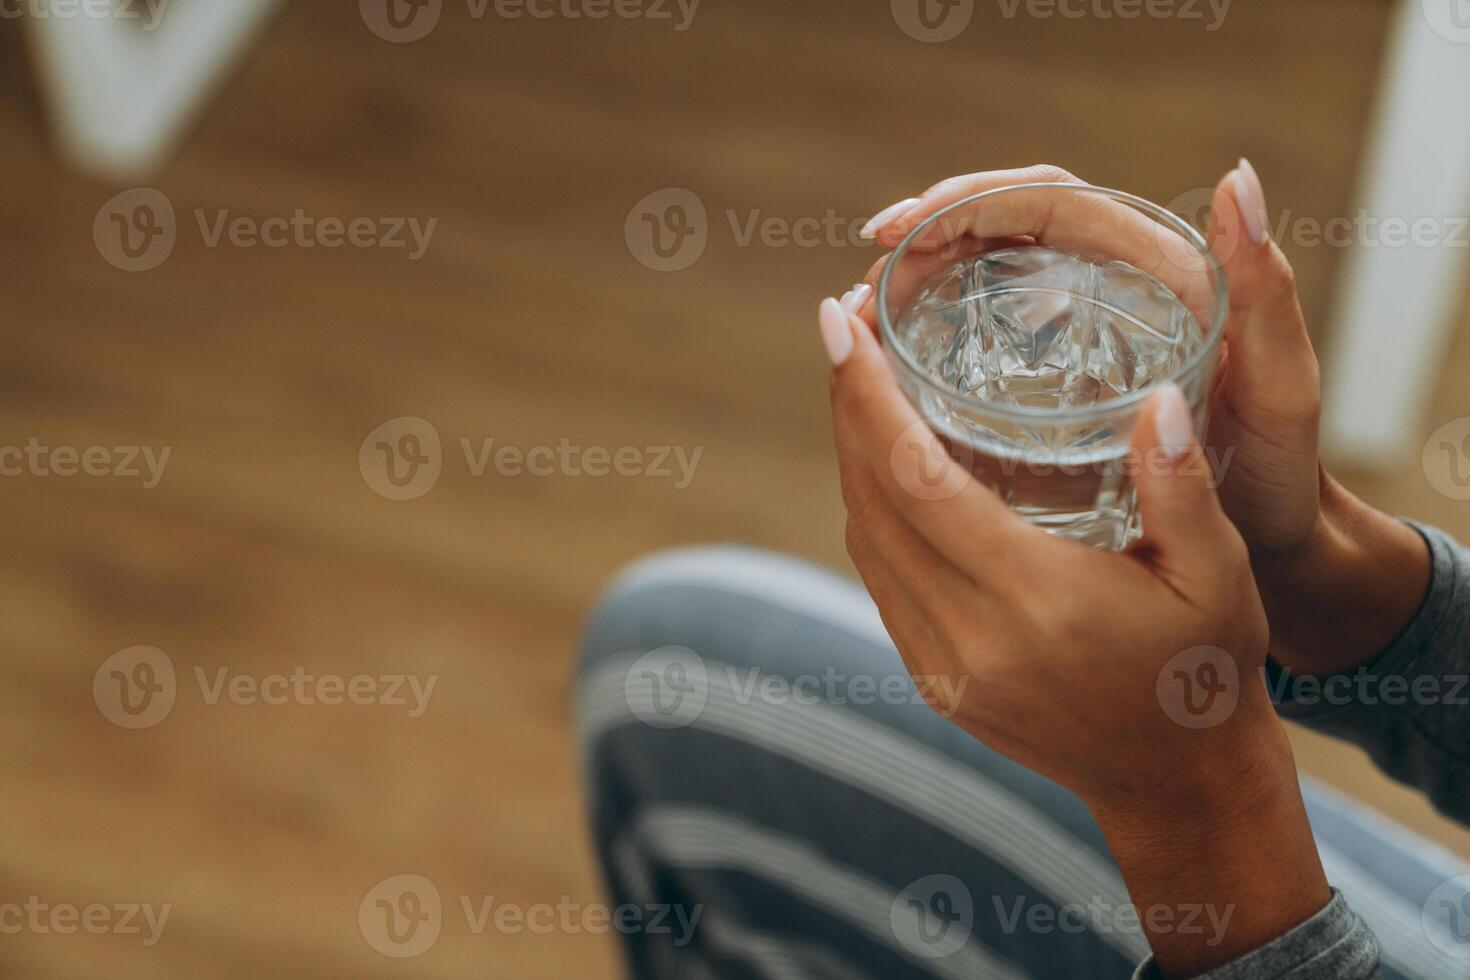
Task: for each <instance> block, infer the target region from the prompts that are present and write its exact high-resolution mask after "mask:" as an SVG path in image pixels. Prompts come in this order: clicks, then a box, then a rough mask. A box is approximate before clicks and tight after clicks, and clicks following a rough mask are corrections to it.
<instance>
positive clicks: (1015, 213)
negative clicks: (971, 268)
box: [877, 166, 1216, 323]
mask: <svg viewBox="0 0 1470 980" xmlns="http://www.w3.org/2000/svg"><path fill="white" fill-rule="evenodd" d="M1021 184H1041V185H1047V184H1051V185H1073V186H1077V187H1086V186H1087V185H1086V184H1084V183H1083V182H1082V181H1080V180H1078V179H1077V178H1076V177H1073V176H1072V175H1071V174H1069V173H1067V172H1066V171H1064V170H1061V169H1060V168H1057V167H1050V166H1040V167H1032V168H1028V169H1025V170H1011V171H997V172H990V173H980V174H970V175H968V176H964V177H952V178H950V179H949V180H946V181H942V182H940V183H939V184H936V185H935V186H934V187H933V188H931V189H930V190H929V191H927V192H925V194H924V196H923V197H922V198H920V199H919V203H918V204H916V205H915V206H914V207H913V208H911V209H910V210H909V211H907V212H906V213H904V214H903V215H901V216H899V217H897V218H895V219H893V220H891V221H890V222H889V223H888V224H887V225H886V226H885V227H884V228H883V229H882V231H881V232H879V233H878V236H877V239H878V241H879V243H880V244H884V245H890V246H896V245H897V244H898V243H899V242H901V241H902V240H903V238H904V235H906V234H908V233H909V232H910V231H911V230H914V229H918V230H917V231H916V232H915V235H914V238H913V239H912V240H911V241H910V242H909V244H908V247H907V249H906V251H905V253H904V265H908V264H910V263H912V264H914V265H915V266H916V270H915V272H914V274H913V275H907V274H905V275H902V276H900V273H902V272H904V270H902V269H894V271H893V273H891V274H890V285H889V292H890V297H892V296H893V295H894V294H897V293H899V292H900V291H899V290H898V289H897V288H896V286H895V284H894V281H893V280H895V279H900V278H902V279H905V280H915V279H917V280H918V281H920V282H922V281H923V279H924V278H925V277H924V275H923V273H924V272H925V271H926V270H927V271H930V272H932V271H933V268H932V265H933V263H925V262H924V258H923V257H924V254H925V253H927V252H934V251H938V252H940V253H942V254H944V255H947V256H949V257H950V259H951V260H955V259H959V258H970V257H973V256H975V255H978V254H980V253H982V252H985V251H989V249H987V248H985V247H980V246H977V245H976V244H975V240H977V239H984V240H994V239H1002V238H1017V237H1020V238H1025V239H1028V240H1030V241H1032V242H1034V243H1036V244H1040V245H1046V246H1050V247H1053V248H1056V249H1060V250H1062V251H1066V252H1072V253H1081V254H1091V255H1098V256H1102V257H1105V258H1107V259H1115V260H1121V261H1124V262H1127V263H1129V264H1131V265H1133V266H1135V267H1137V268H1139V269H1142V270H1143V271H1144V272H1147V273H1148V274H1150V275H1152V276H1153V277H1154V278H1156V279H1158V280H1159V281H1160V282H1162V283H1163V284H1164V285H1165V286H1167V287H1168V288H1169V289H1170V290H1172V291H1173V292H1174V294H1175V295H1176V296H1178V297H1179V298H1180V300H1181V301H1183V303H1184V304H1185V306H1187V307H1188V308H1189V309H1190V310H1191V311H1192V312H1193V313H1194V315H1195V317H1196V319H1198V320H1199V321H1200V322H1201V323H1209V322H1211V321H1212V320H1213V317H1214V313H1215V308H1216V290H1215V282H1214V279H1213V276H1212V272H1213V266H1212V263H1210V262H1209V261H1208V260H1207V259H1206V258H1205V257H1204V256H1202V255H1201V254H1200V251H1199V248H1198V247H1197V244H1196V242H1195V241H1194V240H1192V239H1191V238H1188V237H1186V236H1185V235H1184V234H1181V233H1180V232H1178V231H1176V230H1175V229H1174V228H1172V227H1171V226H1170V225H1168V224H1164V223H1161V222H1160V221H1159V220H1157V219H1155V218H1154V217H1153V216H1151V215H1150V214H1148V213H1146V212H1144V211H1143V210H1140V209H1139V208H1138V207H1135V206H1133V205H1131V204H1128V203H1125V202H1123V201H1120V200H1116V199H1114V198H1112V197H1110V196H1108V195H1106V194H1102V193H1087V192H1079V193H1058V192H1057V191H1056V190H1054V189H1049V188H1047V187H1045V186H1042V187H1036V188H1029V189H1028V188H1021V189H1018V190H1015V191H1012V192H1011V193H1006V194H990V195H988V196H984V197H981V198H980V199H979V200H974V201H969V202H968V203H965V202H966V199H967V198H970V197H974V196H975V195H978V194H983V193H985V192H988V191H996V190H1001V189H1004V188H1008V187H1016V186H1017V185H1021ZM931 217H932V218H935V220H934V221H933V222H932V223H929V224H927V225H925V226H924V227H923V228H920V227H919V226H920V225H921V224H922V223H923V222H925V221H926V220H927V219H929V218H931ZM899 300H900V301H903V296H902V295H900V297H899ZM891 301H892V300H891Z"/></svg>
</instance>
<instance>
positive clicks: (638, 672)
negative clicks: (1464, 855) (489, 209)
mask: <svg viewBox="0 0 1470 980" xmlns="http://www.w3.org/2000/svg"><path fill="white" fill-rule="evenodd" d="M1079 683H1085V680H1082V679H1079ZM919 693H920V692H919V691H918V690H917V688H916V686H915V684H914V682H913V681H912V680H911V679H910V678H909V676H908V674H907V672H906V671H905V670H904V668H903V665H902V663H901V662H900V660H899V658H898V655H897V653H896V652H895V650H894V649H893V646H892V644H891V642H890V641H889V639H888V636H887V633H886V632H885V630H884V629H883V626H882V623H881V622H880V621H879V619H878V615H877V611H876V610H875V609H874V607H873V605H872V602H871V600H870V599H869V598H868V596H867V594H866V592H864V590H863V589H862V588H861V586H860V585H858V584H856V583H854V582H851V581H849V580H847V579H844V578H841V577H839V576H837V575H834V574H832V573H831V572H827V571H823V570H820V569H817V568H815V567H813V566H810V565H807V564H805V563H802V562H798V561H795V560H792V559H788V558H783V557H779V556H775V555H771V554H767V553H763V552H757V551H752V550H748V549H741V548H710V549H697V550H688V551H680V552H674V553H670V554H667V555H661V556H656V557H654V558H651V559H647V560H645V561H643V562H641V563H639V564H637V565H635V566H633V567H632V568H631V569H629V570H628V571H626V572H625V573H624V574H623V575H622V576H621V577H620V578H619V579H618V581H617V582H616V583H615V584H614V585H613V587H612V588H611V590H610V591H609V593H608V595H607V596H606V598H605V599H604V600H603V602H602V603H601V604H600V606H599V607H598V609H597V611H596V613H595V614H594V617H593V619H592V621H591V623H590V625H589V628H588V631H587V635H586V639H585V643H584V648H583V653H582V664H581V672H580V676H579V681H578V699H579V717H580V722H581V729H582V735H583V746H584V750H583V751H584V771H585V778H586V782H587V791H588V797H589V800H590V806H591V816H592V823H593V832H594V835H595V838H596V841H597V845H598V848H599V852H600V855H601V860H602V864H603V869H604V872H605V875H606V878H607V883H608V887H609V890H610V892H611V894H612V898H613V903H614V905H615V906H616V907H617V908H622V909H626V908H627V907H629V906H632V907H635V908H634V909H633V910H632V911H629V912H628V913H627V915H626V918H625V919H624V921H623V926H624V927H619V925H618V918H617V917H616V916H614V927H615V928H618V931H619V932H621V933H622V934H623V936H624V940H625V946H626V950H627V954H628V957H629V962H630V966H631V970H632V973H633V974H634V975H635V976H638V977H657V978H673V977H679V978H686V977H692V978H698V977H721V978H725V977H730V978H738V977H761V978H778V977H803V978H804V977H820V978H828V977H830V978H843V980H853V978H864V977H873V978H893V977H944V978H960V977H966V978H977V977H997V978H1012V977H1065V978H1086V977H1122V978H1126V977H1128V976H1129V975H1130V974H1131V972H1132V970H1133V969H1134V967H1135V966H1136V964H1137V963H1139V962H1140V961H1141V960H1142V959H1143V958H1144V957H1145V956H1146V955H1147V952H1148V943H1147V939H1146V937H1145V935H1144V933H1143V931H1142V928H1141V926H1140V925H1139V922H1138V916H1139V913H1140V911H1141V910H1136V909H1133V907H1132V906H1131V905H1130V904H1129V898H1128V893H1127V890H1126V889H1125V888H1124V885H1123V881H1122V879H1121V877H1120V876H1119V874H1118V871H1117V869H1116V868H1115V867H1114V865H1113V863H1112V860H1111V858H1110V857H1109V854H1108V850H1107V847H1106V845H1105V844H1104V842H1103V840H1102V838H1101V835H1100V834H1099V832H1098V829H1097V827H1096V825H1095V824H1094V823H1093V821H1092V818H1091V816H1090V815H1089V814H1088V812H1087V810H1086V808H1085V807H1084V806H1083V805H1082V804H1081V802H1080V801H1079V800H1078V799H1077V798H1076V797H1074V796H1072V795H1071V794H1070V793H1068V792H1067V791H1065V790H1063V789H1061V788H1060V787H1058V786H1057V785H1055V784H1054V783H1051V782H1049V781H1048V780H1046V779H1044V778H1043V777H1041V776H1038V775H1036V774H1035V773H1032V772H1030V771H1029V770H1026V769H1024V768H1022V767H1020V766H1018V765H1016V764H1014V763H1012V762H1010V761H1008V760H1007V759H1005V758H1003V757H1001V756H999V755H997V754H995V753H994V752H992V751H991V750H989V749H987V748H986V747H985V746H984V745H982V744H980V743H979V742H977V741H975V740H974V739H972V738H971V737H970V736H969V735H967V734H966V733H965V732H964V731H962V730H960V729H959V728H958V727H956V726H954V725H953V724H951V723H950V722H948V721H946V720H944V719H942V718H940V717H938V716H937V715H936V714H934V713H933V712H932V711H931V710H930V709H929V708H928V707H927V706H925V704H924V703H923V701H922V698H921V697H920V696H919ZM1036 723H1037V724H1046V719H1045V717H1038V718H1037V719H1036ZM1305 793H1306V799H1307V807H1308V810H1309V812H1310V816H1311V820H1312V825H1313V828H1314V830H1315V832H1316V835H1317V839H1318V843H1319V847H1320V849H1321V854H1322V860H1323V862H1324V864H1325V866H1326V869H1327V874H1328V878H1329V879H1330V880H1331V882H1332V884H1333V885H1334V887H1336V888H1338V889H1340V890H1341V891H1342V892H1343V893H1344V895H1345V896H1346V897H1347V899H1348V902H1349V904H1350V905H1352V907H1353V908H1354V909H1355V910H1356V911H1357V912H1358V914H1359V915H1361V916H1362V917H1363V919H1364V920H1365V921H1366V922H1367V924H1368V925H1369V926H1370V927H1371V928H1372V929H1373V930H1374V932H1375V933H1376V934H1377V935H1378V938H1379V940H1380V942H1381V944H1382V946H1383V950H1384V974H1385V976H1389V977H1409V978H1415V980H1418V978H1433V977H1467V976H1470V960H1455V959H1452V958H1451V957H1449V956H1448V955H1446V954H1445V953H1443V952H1441V951H1440V950H1439V949H1438V948H1436V946H1435V945H1433V944H1431V943H1430V942H1429V941H1428V939H1427V938H1426V931H1425V924H1424V921H1423V916H1426V915H1431V914H1436V913H1435V912H1434V910H1432V909H1429V908H1427V907H1426V905H1425V902H1426V899H1427V898H1428V897H1429V896H1430V893H1431V892H1433V891H1434V889H1435V888H1436V887H1437V886H1439V885H1440V884H1441V883H1443V882H1444V881H1445V880H1446V879H1448V878H1450V877H1452V876H1454V875H1456V874H1461V873H1464V872H1465V870H1466V868H1465V866H1464V864H1463V863H1462V862H1460V861H1458V859H1456V858H1454V857H1453V856H1451V855H1450V854H1449V853H1447V852H1445V851H1443V850H1441V849H1439V848H1436V847H1434V846H1433V845H1430V844H1428V843H1426V842H1424V841H1422V840H1420V839H1418V838H1415V837H1413V836H1411V835H1409V834H1408V833H1407V832H1405V831H1404V830H1402V829H1400V828H1398V827H1396V826H1394V825H1392V824H1389V823H1388V822H1387V821H1385V820H1384V819H1383V818H1381V817H1378V816H1376V815H1374V814H1372V813H1370V812H1368V811H1365V810H1363V809H1362V808H1360V807H1357V806H1355V805H1353V804H1351V803H1349V802H1348V801H1345V800H1343V799H1341V798H1338V797H1336V796H1334V795H1331V794H1329V793H1327V792H1326V791H1324V790H1322V789H1321V788H1318V787H1315V786H1312V785H1310V784H1309V785H1307V786H1306V787H1305ZM1430 904H1433V903H1430ZM1225 914H1228V910H1214V909H1208V910H1206V909H1199V910H1191V909H1187V908H1183V909H1176V910H1172V912H1171V915H1173V917H1174V918H1173V922H1172V927H1174V928H1178V929H1180V930H1181V931H1182V930H1185V929H1194V930H1197V933H1198V934H1199V935H1201V936H1202V937H1203V939H1204V941H1207V942H1208V941H1210V938H1211V937H1212V936H1217V935H1219V934H1220V931H1221V930H1223V929H1224V928H1226V927H1227V926H1228V919H1224V918H1223V915H1225Z"/></svg>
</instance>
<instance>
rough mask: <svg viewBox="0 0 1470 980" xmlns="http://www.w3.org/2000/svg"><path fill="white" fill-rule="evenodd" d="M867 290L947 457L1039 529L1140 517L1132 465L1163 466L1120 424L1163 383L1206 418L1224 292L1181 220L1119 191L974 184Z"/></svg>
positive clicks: (1097, 529) (1113, 543)
mask: <svg viewBox="0 0 1470 980" xmlns="http://www.w3.org/2000/svg"><path fill="white" fill-rule="evenodd" d="M877 306H878V319H879V324H880V328H881V330H882V334H883V341H884V348H885V350H886V351H887V354H888V357H889V359H890V361H891V362H892V364H893V367H894V372H895V374H896V376H897V377H898V380H899V384H900V386H901V387H902V388H903V391H904V393H905V395H907V397H908V398H909V400H910V401H911V402H912V403H913V404H914V405H915V406H916V407H917V408H918V410H919V413H920V414H921V415H922V416H923V417H924V419H925V421H926V422H927V423H928V424H929V426H930V427H931V428H932V429H933V430H934V431H935V432H936V433H937V434H938V435H939V437H940V443H941V444H942V446H943V448H944V450H945V451H947V452H948V454H949V457H950V458H951V459H953V460H954V461H956V462H958V463H960V464H961V465H963V466H965V467H967V468H968V469H969V471H970V472H971V473H972V474H973V475H974V476H975V477H976V478H977V479H979V480H980V481H981V482H983V483H985V484H986V485H988V486H990V487H991V488H992V489H994V490H995V491H996V493H998V494H999V495H1000V496H1001V497H1002V498H1003V499H1004V500H1005V501H1006V502H1007V503H1008V504H1009V505H1010V506H1011V507H1012V508H1014V509H1015V510H1016V511H1017V512H1018V513H1019V514H1021V515H1022V516H1023V517H1025V518H1026V519H1027V520H1028V521H1031V522H1032V523H1033V524H1035V525H1037V526H1038V527H1040V528H1042V529H1044V530H1046V531H1049V532H1051V533H1054V534H1059V535H1063V536H1066V537H1069V538H1074V539H1076V540H1078V541H1082V542H1084V543H1086V544H1089V545H1092V546H1095V547H1099V548H1111V549H1122V548H1124V547H1126V546H1127V545H1128V544H1129V543H1130V542H1131V541H1133V540H1134V539H1136V538H1137V537H1138V536H1139V535H1140V534H1141V533H1142V527H1141V524H1140V520H1139V515H1138V506H1137V495H1136V493H1135V491H1134V485H1133V476H1134V474H1135V473H1136V472H1137V467H1140V466H1149V465H1163V464H1162V460H1160V459H1154V460H1152V461H1150V459H1148V458H1147V457H1140V456H1139V455H1138V454H1136V453H1132V452H1130V443H1131V438H1132V433H1133V426H1134V424H1135V423H1136V422H1137V420H1138V418H1139V415H1140V413H1141V410H1142V408H1143V406H1144V403H1145V402H1146V401H1147V400H1148V398H1149V397H1150V396H1151V395H1152V394H1153V393H1154V391H1156V390H1157V387H1158V386H1159V385H1160V384H1163V383H1165V382H1169V381H1172V382H1174V383H1175V384H1177V385H1178V386H1179V387H1180V389H1182V391H1183V392H1184V396H1185V398H1186V399H1187V401H1188V403H1189V406H1190V409H1191V413H1192V415H1193V418H1194V422H1195V426H1196V430H1197V431H1198V432H1200V433H1203V432H1204V431H1205V425H1206V423H1207V421H1208V419H1207V414H1208V411H1209V401H1210V399H1209V395H1210V391H1211V389H1212V387H1213V384H1214V377H1215V371H1216V367H1217V362H1218V360H1219V350H1220V339H1221V336H1222V335H1223V333H1224V329H1225V320H1226V316H1227V312H1228V309H1229V294H1228V290H1227V287H1226V283H1225V273H1224V270H1223V269H1221V267H1220V264H1219V262H1218V261H1217V260H1216V259H1215V257H1214V255H1213V254H1212V253H1211V252H1210V249H1209V247H1208V246H1207V245H1206V243H1205V240H1204V239H1203V238H1202V237H1201V236H1200V234H1199V232H1197V231H1196V230H1195V229H1194V228H1193V227H1191V226H1190V225H1189V224H1188V223H1187V222H1185V221H1184V220H1182V219H1181V218H1179V217H1176V216H1175V215H1173V214H1171V213H1170V212H1168V211H1167V210H1165V209H1164V208H1161V207H1159V206H1158V205H1156V204H1151V203H1149V202H1148V201H1145V200H1143V199H1142V198H1139V197H1135V196H1133V195H1132V194H1126V193H1124V192H1122V191H1116V190H1109V189H1107V188H1102V187H1093V186H1091V185H1087V184H1061V183H1043V184H1019V185H1013V186H1009V187H1002V188H999V189H996V190H991V191H987V192H985V193H983V194H976V195H974V196H973V197H970V198H967V199H965V200H963V201H959V202H958V203H956V204H953V205H950V206H949V207H947V208H945V209H944V210H942V211H940V212H938V213H937V214H935V215H932V216H931V217H930V218H928V219H927V220H926V221H924V222H923V223H922V224H920V225H919V226H918V227H916V228H914V229H913V231H912V232H911V233H910V234H909V235H908V236H907V237H906V238H905V239H904V240H903V242H902V243H901V244H900V245H899V246H898V248H897V249H896V250H895V251H894V253H893V255H892V256H891V257H890V259H889V261H888V263H887V265H886V266H885V268H884V270H883V273H882V276H881V277H880V279H879V282H878V297H877ZM923 445H925V443H922V442H919V441H917V440H915V441H914V442H913V443H912V445H910V446H896V447H895V450H894V451H895V452H902V451H920V450H919V447H921V446H923ZM921 462H923V461H921ZM1206 462H1207V461H1201V460H1196V461H1195V463H1196V464H1197V465H1203V464H1204V463H1206ZM920 471H921V472H924V473H928V472H932V467H920ZM939 485H940V483H939V481H936V482H935V484H934V487H938V486H939ZM916 489H917V490H918V492H924V491H925V488H922V487H921V488H916Z"/></svg>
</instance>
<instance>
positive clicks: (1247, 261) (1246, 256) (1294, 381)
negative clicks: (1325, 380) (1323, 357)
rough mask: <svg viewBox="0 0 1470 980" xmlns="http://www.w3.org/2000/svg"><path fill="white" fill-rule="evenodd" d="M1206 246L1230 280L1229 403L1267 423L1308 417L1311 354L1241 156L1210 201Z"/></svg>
mask: <svg viewBox="0 0 1470 980" xmlns="http://www.w3.org/2000/svg"><path fill="white" fill-rule="evenodd" d="M1210 215H1211V220H1210V235H1209V238H1210V248H1211V250H1212V251H1213V252H1214V253H1215V257H1216V258H1218V259H1219V260H1220V263H1221V265H1223V266H1224V268H1225V276H1226V279H1227V280H1228V281H1229V283H1230V320H1229V324H1228V325H1227V327H1226V343H1227V348H1228V354H1229V361H1230V365H1231V368H1230V370H1229V371H1228V372H1227V374H1226V383H1227V384H1228V385H1229V386H1230V388H1231V390H1230V392H1229V396H1230V401H1231V403H1232V404H1233V405H1236V406H1237V407H1239V408H1241V409H1242V410H1246V411H1249V412H1251V413H1257V414H1260V415H1261V416H1262V419H1263V420H1267V421H1269V422H1271V423H1286V422H1295V421H1298V420H1300V419H1304V418H1306V417H1308V416H1311V417H1315V413H1316V405H1317V402H1318V398H1319V392H1318V376H1317V355H1316V353H1315V352H1314V351H1313V350H1312V341H1311V339H1310V337H1309V336H1308V335H1307V323H1306V319H1305V318H1304V317H1303V316H1302V308H1301V304H1300V303H1299V302H1298V300H1297V290H1296V276H1295V274H1294V273H1293V272H1292V268H1291V263H1290V262H1288V261H1287V259H1286V255H1285V254H1284V253H1283V252H1282V251H1281V249H1280V248H1279V247H1278V246H1277V245H1276V243H1275V242H1273V241H1272V240H1271V233H1270V228H1269V226H1268V222H1267V213H1266V193H1265V191H1264V190H1263V189H1262V187H1261V179H1260V177H1258V176H1257V175H1256V170H1255V168H1254V167H1252V166H1251V163H1250V161H1249V160H1246V159H1242V160H1241V161H1240V166H1239V167H1237V168H1236V169H1235V170H1232V171H1231V172H1230V173H1228V174H1226V175H1225V178H1224V179H1223V180H1222V181H1220V185H1219V186H1218V187H1216V188H1215V196H1214V201H1213V204H1212V206H1211V209H1210Z"/></svg>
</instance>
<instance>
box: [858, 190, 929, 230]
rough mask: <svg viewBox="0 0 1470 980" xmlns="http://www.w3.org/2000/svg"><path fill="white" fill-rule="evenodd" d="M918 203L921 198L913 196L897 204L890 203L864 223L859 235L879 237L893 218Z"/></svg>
mask: <svg viewBox="0 0 1470 980" xmlns="http://www.w3.org/2000/svg"><path fill="white" fill-rule="evenodd" d="M918 203H919V199H918V198H917V197H911V198H908V199H907V200H903V201H899V202H898V203H897V204H890V205H888V207H886V208H884V209H883V210H882V211H879V212H878V213H877V214H875V215H873V219H872V220H871V221H869V222H868V223H867V224H865V225H863V230H862V231H860V232H858V237H859V238H866V239H869V240H872V239H874V238H877V237H878V232H879V231H881V230H882V229H883V227H884V226H885V225H887V224H888V223H889V222H891V221H893V219H895V218H897V217H899V216H900V215H902V214H904V213H906V212H907V211H908V210H909V209H910V208H912V207H913V206H914V205H915V204H918Z"/></svg>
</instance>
